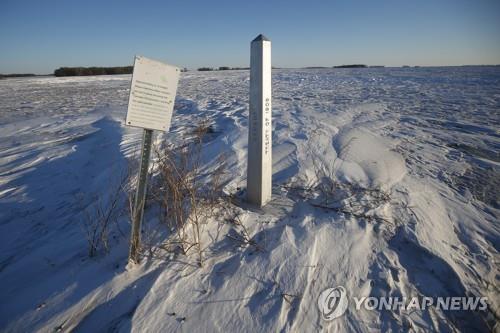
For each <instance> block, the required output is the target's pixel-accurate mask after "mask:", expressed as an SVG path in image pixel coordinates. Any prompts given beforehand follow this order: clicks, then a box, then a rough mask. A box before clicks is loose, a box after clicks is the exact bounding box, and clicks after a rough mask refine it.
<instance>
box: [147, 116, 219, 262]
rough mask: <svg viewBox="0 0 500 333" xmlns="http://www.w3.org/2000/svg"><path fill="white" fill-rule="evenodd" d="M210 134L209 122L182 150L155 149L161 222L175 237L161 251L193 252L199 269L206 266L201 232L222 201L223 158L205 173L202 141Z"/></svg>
mask: <svg viewBox="0 0 500 333" xmlns="http://www.w3.org/2000/svg"><path fill="white" fill-rule="evenodd" d="M210 131H211V126H209V125H208V122H202V123H201V124H200V125H199V126H197V127H196V129H195V130H194V131H193V132H192V133H190V134H188V135H187V137H186V138H185V140H184V142H186V144H184V145H183V146H173V145H169V146H163V147H156V148H155V157H156V166H157V171H158V176H157V177H156V179H155V182H154V186H153V187H154V188H153V194H154V198H155V200H156V201H157V202H158V203H159V205H160V220H161V222H162V223H164V224H165V225H166V226H167V227H168V229H169V230H170V231H171V232H172V234H173V235H172V236H173V237H169V239H168V241H167V242H165V243H164V244H162V248H164V249H167V250H169V251H175V250H180V251H181V253H183V254H188V252H189V251H190V250H191V249H193V248H194V249H196V252H197V254H198V264H199V265H200V266H201V265H202V263H203V246H202V237H201V233H202V228H203V226H204V224H206V223H207V221H208V220H209V219H210V218H212V217H214V216H215V214H216V212H217V211H218V209H219V207H220V205H221V204H222V198H223V191H222V176H223V174H224V170H225V159H224V156H223V155H220V156H219V157H218V159H217V161H216V164H215V168H214V169H213V170H211V172H209V173H208V174H207V173H203V172H202V171H203V170H202V165H201V163H202V146H203V139H204V136H205V135H206V134H207V133H209V132H210Z"/></svg>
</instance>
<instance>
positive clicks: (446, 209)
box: [0, 67, 500, 332]
mask: <svg viewBox="0 0 500 333" xmlns="http://www.w3.org/2000/svg"><path fill="white" fill-rule="evenodd" d="M129 85H130V76H128V75H123V76H99V77H76V78H53V77H43V78H42V77H40V78H22V79H7V80H0V235H1V236H0V244H1V245H0V246H1V251H0V284H1V285H2V299H1V301H0V330H2V331H8V332H24V331H43V332H46V331H54V330H56V331H57V330H59V331H71V330H73V331H75V332H88V331H124V332H129V331H134V332H170V331H188V332H195V331H206V332H212V331H227V330H238V331H293V332H295V331H317V330H325V331H342V332H348V331H349V332H350V331H357V332H371V331H380V332H387V331H393V332H400V331H411V330H415V331H444V332H447V331H449V332H453V331H455V330H458V331H464V332H482V331H485V332H486V331H489V330H494V329H495V328H494V325H497V326H496V329H498V321H499V315H500V312H499V311H500V304H499V303H498V302H499V299H500V297H499V291H498V285H499V280H498V279H499V278H498V277H499V276H500V271H499V266H498V262H499V260H500V257H499V250H500V249H499V248H500V246H499V244H500V227H499V224H498V220H499V217H500V214H499V209H500V204H499V190H498V188H499V187H500V132H499V128H500V112H499V110H500V68H499V67H450V68H373V69H370V68H366V69H314V70H312V69H310V70H286V69H283V70H274V71H273V126H274V130H273V139H272V141H273V200H272V201H271V202H270V203H269V204H268V205H267V206H266V207H265V208H263V209H262V210H258V209H255V208H252V207H248V206H247V205H246V204H245V203H244V202H242V200H241V199H242V195H244V187H245V184H246V158H247V136H248V132H247V127H248V89H249V73H248V71H221V72H187V73H183V76H182V77H181V81H180V85H179V88H178V96H177V99H176V105H175V112H174V116H173V121H172V127H171V130H170V132H169V133H166V134H161V135H158V136H157V138H156V141H157V143H160V142H167V143H170V144H174V145H182V144H184V142H183V141H182V140H183V139H182V138H183V135H186V134H190V133H193V131H195V129H196V127H197V126H198V124H199V123H200V121H205V122H206V123H208V124H209V125H210V133H209V134H208V135H207V136H206V137H205V138H204V140H203V143H202V144H203V150H202V156H201V159H202V165H201V169H202V170H201V172H202V175H209V174H210V173H211V172H213V171H214V170H215V169H216V168H217V166H218V163H220V162H221V159H220V158H219V157H220V156H221V154H223V157H224V163H225V165H226V167H227V170H226V172H225V173H224V175H223V182H224V191H225V193H226V195H228V196H229V195H230V196H231V197H232V198H235V201H234V202H235V203H236V205H237V206H235V209H236V210H238V211H239V213H240V215H239V216H240V217H239V219H240V220H241V222H242V223H243V224H244V226H245V228H246V230H247V232H248V234H249V237H250V238H251V239H250V242H247V243H245V244H243V243H241V244H240V243H238V242H237V241H235V239H236V240H237V239H238V237H237V236H235V235H236V234H235V233H236V232H237V230H236V227H235V226H234V225H232V224H231V223H224V221H220V220H210V221H207V223H206V224H205V225H204V226H203V244H204V246H205V250H204V255H205V262H204V264H203V266H202V267H198V265H197V264H196V263H195V260H194V258H193V256H189V255H188V256H183V255H172V254H169V253H166V254H164V255H163V256H161V258H157V257H154V258H153V257H148V258H145V260H144V261H143V264H141V265H140V266H138V267H134V268H130V267H129V268H128V269H126V268H125V264H126V258H127V254H128V239H127V237H128V232H129V228H130V226H129V224H128V218H127V213H126V206H127V202H126V200H125V199H124V200H122V201H121V203H120V204H121V205H122V206H121V207H120V213H119V214H120V217H119V219H118V222H117V223H116V226H113V228H116V230H114V231H115V232H114V233H113V234H112V236H113V237H111V238H110V240H109V245H110V249H111V250H110V252H109V253H108V254H107V255H104V254H102V255H100V256H98V257H97V258H88V256H87V243H86V239H85V234H84V233H83V231H82V221H84V220H85V219H86V218H88V216H89V215H88V214H89V210H91V209H92V207H94V206H95V205H96V203H99V202H102V201H103V200H104V201H105V200H108V199H107V198H109V196H110V193H111V192H113V190H114V189H116V187H117V184H118V183H119V182H120V179H121V178H120V177H122V176H123V174H126V173H127V172H128V170H129V167H130V165H131V164H132V166H133V161H135V160H136V159H137V156H138V150H139V149H140V139H141V131H140V130H138V129H134V128H126V127H124V126H123V122H124V118H125V112H126V105H127V101H128V91H129ZM131 162H132V163H131ZM154 177H156V173H154V175H153V178H154ZM131 181H132V185H133V182H134V178H132V180H131ZM145 217H146V218H145V231H144V233H143V235H144V238H145V239H146V240H147V239H148V237H149V233H150V232H152V231H154V230H155V227H158V225H157V224H158V218H157V207H155V205H154V203H150V204H149V205H148V206H147V210H146V214H145ZM165 237H169V235H168V233H167V234H166V235H165ZM337 286H342V287H344V288H345V290H346V291H347V294H348V297H350V299H349V302H350V303H349V306H348V308H347V311H346V313H345V314H344V315H342V316H341V317H339V318H336V319H334V320H332V321H324V320H323V319H322V317H321V312H320V310H319V309H318V306H317V300H318V297H319V295H320V294H321V292H322V291H323V290H325V289H328V288H334V287H337ZM471 295H473V296H483V297H487V298H488V309H487V310H486V311H445V310H442V309H438V308H436V307H430V308H428V309H425V310H421V309H420V310H415V311H408V312H407V311H405V310H384V309H382V310H368V309H366V308H362V309H360V310H357V309H356V308H355V304H354V301H353V300H352V297H363V296H385V297H390V296H392V297H408V298H410V297H413V296H418V297H450V296H459V297H462V296H471Z"/></svg>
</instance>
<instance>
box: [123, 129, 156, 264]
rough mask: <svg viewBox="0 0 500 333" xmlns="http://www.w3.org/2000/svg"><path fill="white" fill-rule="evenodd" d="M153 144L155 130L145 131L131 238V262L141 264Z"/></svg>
mask: <svg viewBox="0 0 500 333" xmlns="http://www.w3.org/2000/svg"><path fill="white" fill-rule="evenodd" d="M152 143H153V130H150V129H144V132H143V134H142V149H141V165H140V167H139V179H138V180H137V190H136V192H135V200H134V209H133V210H132V214H133V216H132V235H131V237H130V253H129V260H132V261H133V262H139V258H138V254H139V249H140V245H141V225H142V216H143V215H144V203H145V202H146V189H147V186H148V170H149V158H150V155H151V145H152Z"/></svg>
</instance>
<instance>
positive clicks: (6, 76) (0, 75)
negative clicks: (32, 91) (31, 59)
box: [0, 74, 35, 79]
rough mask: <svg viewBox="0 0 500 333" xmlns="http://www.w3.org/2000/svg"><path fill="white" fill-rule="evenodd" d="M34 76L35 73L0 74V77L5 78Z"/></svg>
mask: <svg viewBox="0 0 500 333" xmlns="http://www.w3.org/2000/svg"><path fill="white" fill-rule="evenodd" d="M28 76H35V74H0V79H6V78H9V77H28Z"/></svg>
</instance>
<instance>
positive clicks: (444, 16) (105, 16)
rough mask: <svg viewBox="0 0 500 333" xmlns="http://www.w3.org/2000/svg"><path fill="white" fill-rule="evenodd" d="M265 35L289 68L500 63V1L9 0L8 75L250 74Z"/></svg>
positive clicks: (3, 63)
mask: <svg viewBox="0 0 500 333" xmlns="http://www.w3.org/2000/svg"><path fill="white" fill-rule="evenodd" d="M259 33H264V34H265V35H266V36H268V37H269V38H270V39H271V40H272V42H273V65H274V66H280V67H302V66H315V65H316V66H333V65H340V64H351V63H364V64H369V65H386V66H401V65H423V66H429V65H462V64H500V1H499V0H411V1H410V0H378V1H375V0H366V1H361V0H341V1H340V0H339V1H337V0H330V1H327V0H324V1H314V0H309V1H306V0H304V1H294V0H289V1H279V0H276V1H273V0H267V1H260V0H253V1H248V0H247V1H237V0H233V1H191V0H183V1H180V0H179V1H128V0H122V1H105V0H100V1H94V0H85V1H83V0H82V1H72V0H38V1H24V0H16V1H12V0H0V47H1V52H0V73H14V72H16V73H18V72H30V73H52V72H53V70H54V69H56V68H57V67H60V66H119V65H130V64H131V63H132V59H133V56H134V55H135V54H141V55H144V56H147V57H151V58H155V59H159V60H163V61H166V62H169V63H171V64H175V65H177V66H186V67H189V68H197V67H200V66H226V65H227V66H247V65H248V63H249V46H250V45H249V43H250V41H251V40H252V39H253V38H254V37H255V36H256V35H258V34H259Z"/></svg>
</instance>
